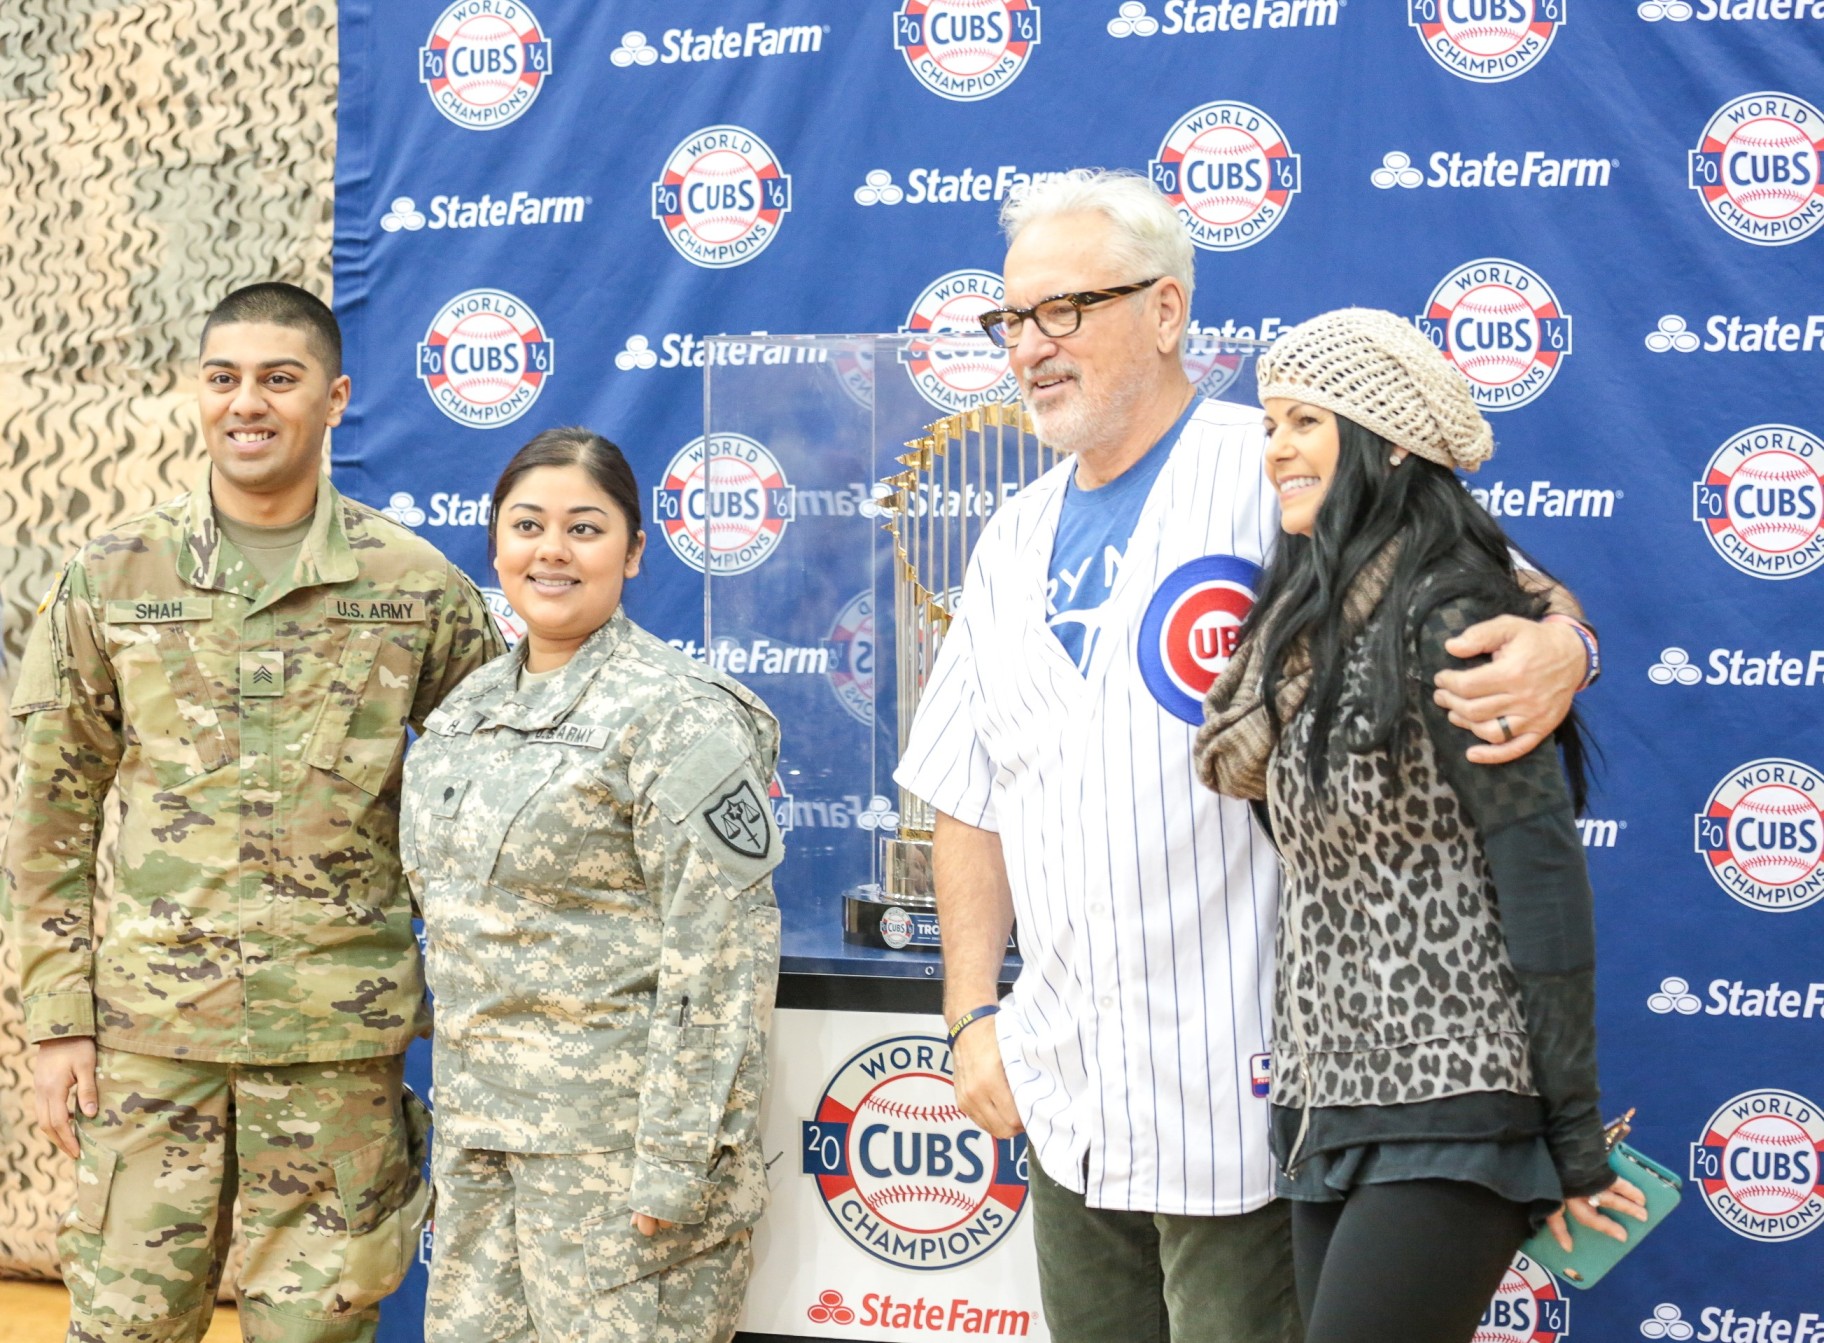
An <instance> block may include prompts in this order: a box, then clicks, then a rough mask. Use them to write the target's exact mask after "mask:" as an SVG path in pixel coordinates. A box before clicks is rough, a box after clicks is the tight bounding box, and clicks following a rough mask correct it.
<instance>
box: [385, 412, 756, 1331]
mask: <svg viewBox="0 0 1824 1343" xmlns="http://www.w3.org/2000/svg"><path fill="white" fill-rule="evenodd" d="M555 432H567V431H555ZM510 469H511V468H509V470H510ZM628 494H629V497H634V496H633V495H632V491H628ZM518 497H519V496H518V495H511V496H509V498H518ZM627 521H628V524H629V525H628V532H629V533H631V534H633V535H635V536H636V537H637V535H638V528H639V519H638V517H637V516H634V517H630V518H629V519H628V520H627ZM495 525H496V526H497V527H498V526H501V525H502V524H501V522H500V521H499V520H498V519H497V521H496V524H495ZM553 530H555V529H553ZM505 544H506V543H504V542H503V543H502V545H503V548H504V546H505ZM633 554H634V556H635V567H637V555H638V546H637V543H636V545H635V547H634V550H633ZM548 567H551V568H560V566H558V565H556V564H552V565H549V566H548ZM504 579H505V574H504V573H503V580H504ZM537 633H538V631H537V628H536V626H534V627H533V629H532V635H533V636H534V637H535V636H536V635H537ZM522 647H523V646H522ZM525 662H526V658H525V656H524V655H523V653H522V655H521V656H519V657H514V658H509V659H503V660H502V661H500V662H496V663H494V664H493V665H491V666H489V667H487V668H484V669H483V670H482V671H480V672H478V673H476V674H475V675H474V676H473V677H471V678H470V679H469V680H467V681H465V682H464V683H463V684H462V685H461V686H460V687H458V689H457V690H456V692H455V693H454V694H453V695H451V697H450V698H449V699H448V700H447V701H445V702H444V704H443V706H442V707H441V708H439V709H438V710H437V712H435V713H434V714H432V715H431V717H430V720H429V722H428V723H427V724H426V731H425V735H424V738H423V740H422V741H420V742H419V743H418V745H417V746H416V747H414V748H413V752H412V759H411V763H410V767H409V768H408V770H407V775H406V788H405V821H404V827H403V834H402V840H403V850H404V855H405V863H406V870H407V873H408V875H409V876H410V877H411V880H412V885H413V889H414V890H416V891H417V892H418V893H419V899H420V902H421V904H422V905H423V907H424V921H425V932H426V935H427V951H428V958H429V969H430V976H431V987H432V989H433V991H434V993H435V994H436V999H437V1035H436V1040H435V1066H436V1084H437V1155H436V1161H435V1169H436V1180H437V1200H438V1202H437V1240H436V1247H435V1252H434V1258H433V1260H432V1264H431V1288H430V1294H429V1297H428V1298H427V1300H426V1305H425V1336H426V1338H427V1339H428V1340H430V1343H534V1341H535V1340H543V1343H560V1341H561V1343H610V1341H611V1340H622V1339H628V1340H633V1339H637V1340H640V1343H711V1341H712V1340H726V1339H728V1338H729V1337H730V1336H731V1335H732V1334H733V1332H734V1329H735V1323H736V1320H737V1318H738V1316H739V1314H740V1310H741V1304H742V1299H743V1296H744V1294H745V1288H746V1285H747V1280H748V1273H749V1270H750V1267H751V1262H752V1256H751V1251H750V1244H749V1242H750V1232H749V1228H750V1227H751V1226H752V1225H753V1223H754V1222H755V1221H756V1220H757V1219H758V1218H759V1216H760V1214H761V1212H762V1210H763V1209H764V1207H765V1204H766V1193H767V1185H766V1165H765V1160H764V1158H763V1156H762V1154H761V1150H760V1141H759V1133H758V1127H759V1112H760V1096H761V1093H762V1091H763V1089H764V1087H765V1080H766V1035H767V1030H768V1027H769V1024H770V1022H771V1018H772V1008H773V998H774V989H775V984H776V981H777V975H778V956H779V911H778V909H777V907H776V906H775V904H774V900H773V888H772V875H771V874H772V870H773V868H774V867H775V866H777V865H778V863H779V860H780V858H781V856H782V848H781V844H780V839H779V832H778V829H777V827H776V826H775V825H774V823H773V816H772V810H771V808H770V807H769V806H768V804H767V801H766V793H767V780H768V779H769V778H770V777H771V774H772V771H773V767H774V763H775V761H776V759H777V757H778V751H779V729H778V725H777V723H776V722H775V720H774V718H773V716H772V714H771V713H769V712H768V711H767V709H766V706H765V705H764V704H762V703H761V702H760V701H759V700H758V699H757V698H756V697H755V696H754V695H753V694H752V693H751V692H749V691H748V690H746V689H745V688H743V687H742V686H740V685H739V684H737V683H736V682H734V681H732V680H730V679H729V678H727V677H725V676H723V675H722V674H721V673H719V672H717V671H714V670H713V669H711V668H709V667H705V666H703V665H702V664H699V663H694V662H692V661H690V660H689V659H688V658H686V657H685V656H684V655H683V654H681V653H678V652H677V651H675V650H674V649H671V648H669V647H667V646H666V645H665V644H663V643H661V642H660V641H659V640H657V639H655V638H654V637H653V636H652V635H650V634H648V633H647V632H646V631H644V630H642V629H640V628H639V627H638V626H637V625H635V624H633V623H632V622H631V621H630V620H628V618H627V616H626V614H625V612H623V611H620V610H616V611H615V612H614V614H613V615H612V616H611V617H610V618H609V619H608V621H607V623H606V624H604V625H602V626H601V627H600V628H599V629H597V630H596V631H595V632H594V633H593V634H591V635H589V636H588V638H587V640H586V641H585V642H584V643H583V644H582V645H581V646H580V647H579V648H577V650H576V652H575V653H574V655H573V656H571V658H570V660H569V661H568V662H566V663H564V664H563V665H562V666H560V667H558V668H557V669H555V670H553V671H549V672H544V673H538V674H529V673H526V672H524V671H523V670H522V668H523V667H524V665H525Z"/></svg>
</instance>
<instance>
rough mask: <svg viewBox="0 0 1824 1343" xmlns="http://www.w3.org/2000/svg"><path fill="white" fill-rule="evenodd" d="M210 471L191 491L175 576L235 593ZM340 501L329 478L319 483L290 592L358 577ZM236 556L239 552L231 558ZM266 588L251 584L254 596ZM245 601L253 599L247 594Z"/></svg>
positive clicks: (198, 585) (358, 568)
mask: <svg viewBox="0 0 1824 1343" xmlns="http://www.w3.org/2000/svg"><path fill="white" fill-rule="evenodd" d="M209 480H210V473H209V467H207V466H204V468H203V472H202V478H201V479H200V480H198V481H197V483H196V487H195V488H194V489H192V490H191V491H190V497H189V499H188V501H187V502H186V505H185V530H186V533H187V534H186V536H185V538H184V547H183V550H182V551H181V553H180V554H179V555H178V562H177V574H178V577H179V578H181V579H183V580H184V582H186V583H188V584H190V585H191V586H192V587H198V588H215V589H221V590H224V591H227V590H230V589H236V590H238V588H237V585H235V584H230V583H227V582H225V581H224V580H223V577H222V567H223V566H222V548H223V547H224V546H225V545H229V546H231V545H232V543H230V542H229V541H228V540H227V538H226V537H224V536H223V535H222V531H221V528H219V527H217V526H216V525H215V505H214V500H213V499H212V497H211V496H210V492H209ZM342 514H343V509H342V496H341V494H340V493H338V492H337V490H336V487H335V486H334V485H331V484H330V483H329V477H328V476H326V475H324V476H319V477H317V504H316V509H315V511H314V512H313V514H312V515H311V522H310V531H309V532H307V533H306V534H305V536H304V544H303V546H302V547H301V548H300V550H299V552H298V567H297V574H296V577H297V582H296V583H295V584H293V585H292V586H294V587H309V586H311V585H313V584H317V583H346V582H348V581H349V580H350V579H353V578H355V577H356V576H357V575H358V574H359V573H360V565H359V564H358V563H357V562H356V560H355V554H354V549H353V547H351V546H350V545H349V542H348V535H347V533H346V532H345V531H344V530H343V525H342ZM235 553H237V554H238V552H235ZM263 587H264V585H263V584H257V583H256V584H255V585H254V591H255V592H257V591H259V590H260V589H262V588H263ZM248 595H253V593H252V592H250V593H249V594H248Z"/></svg>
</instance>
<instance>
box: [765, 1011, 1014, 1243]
mask: <svg viewBox="0 0 1824 1343" xmlns="http://www.w3.org/2000/svg"><path fill="white" fill-rule="evenodd" d="M801 1150H802V1151H803V1153H804V1163H803V1171H804V1173H805V1174H806V1175H809V1176H813V1177H814V1178H815V1179H816V1181H817V1192H818V1194H819V1195H820V1196H821V1197H822V1199H823V1204H824V1207H825V1208H827V1209H828V1210H829V1214H830V1217H831V1219H832V1220H833V1221H834V1222H835V1223H836V1225H837V1226H838V1227H839V1228H840V1229H841V1230H842V1233H843V1234H844V1235H846V1236H847V1237H848V1238H849V1239H850V1240H852V1241H854V1242H855V1244H856V1245H858V1246H860V1247H861V1248H862V1249H863V1250H866V1251H867V1252H868V1253H869V1254H871V1255H873V1256H874V1257H875V1258H876V1259H880V1260H882V1261H884V1262H886V1263H889V1264H895V1265H898V1266H899V1267H901V1268H913V1269H945V1268H956V1267H957V1266H959V1265H961V1264H966V1263H969V1262H971V1261H972V1260H975V1259H979V1258H980V1257H981V1256H982V1255H984V1254H987V1253H988V1252H989V1251H990V1250H992V1249H994V1247H995V1246H997V1245H999V1244H1000V1243H1001V1241H1002V1240H1004V1239H1005V1238H1006V1236H1007V1233H1008V1232H1009V1231H1011V1230H1012V1229H1013V1225H1014V1223H1015V1222H1016V1221H1018V1220H1019V1216H1020V1212H1021V1210H1022V1209H1024V1208H1025V1206H1026V1192H1027V1157H1026V1135H1025V1134H1023V1133H1022V1134H1019V1135H1017V1136H1015V1137H1013V1138H1004V1139H1000V1140H996V1139H994V1138H991V1137H989V1136H988V1135H987V1134H986V1133H984V1132H982V1130H981V1129H979V1128H977V1127H976V1125H975V1121H973V1120H972V1119H970V1118H969V1117H968V1116H967V1115H966V1114H964V1113H963V1112H962V1110H961V1109H959V1108H958V1107H957V1104H956V1092H955V1089H954V1087H953V1085H952V1083H951V1062H950V1046H949V1045H948V1044H947V1043H946V1042H945V1041H944V1040H943V1039H942V1038H941V1037H938V1036H928V1035H900V1036H894V1037H891V1038H889V1039H884V1040H878V1041H876V1042H874V1043H873V1044H870V1045H868V1046H867V1047H866V1048H865V1049H862V1050H860V1051H858V1052H857V1053H856V1054H854V1055H853V1056H852V1057H851V1058H849V1059H848V1061H847V1062H845V1063H844V1064H843V1065H842V1066H841V1067H840V1068H838V1069H837V1070H836V1073H835V1075H834V1076H833V1077H832V1078H831V1079H830V1083H829V1086H828V1087H826V1088H825V1089H824V1093H823V1095H822V1097H821V1098H820V1099H819V1100H818V1103H817V1110H816V1116H815V1118H812V1119H808V1120H805V1121H804V1123H803V1143H802V1145H801Z"/></svg>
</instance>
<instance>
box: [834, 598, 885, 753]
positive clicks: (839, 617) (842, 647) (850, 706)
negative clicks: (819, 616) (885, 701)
mask: <svg viewBox="0 0 1824 1343" xmlns="http://www.w3.org/2000/svg"><path fill="white" fill-rule="evenodd" d="M824 643H825V644H826V645H827V646H828V647H829V650H830V670H829V678H830V689H831V690H832V691H833V692H834V693H835V695H836V702H837V703H838V704H840V705H842V709H843V712H844V713H846V714H848V716H849V717H850V718H853V719H854V720H855V721H856V722H857V723H860V724H862V725H863V726H864V727H871V726H872V725H873V723H874V592H873V589H871V588H863V589H862V590H861V591H860V592H858V593H856V594H855V595H854V596H853V597H851V598H849V600H848V601H846V602H844V603H843V607H842V610H840V611H838V612H837V613H836V623H835V624H833V625H831V626H830V635H829V638H827V639H826V640H824Z"/></svg>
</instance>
